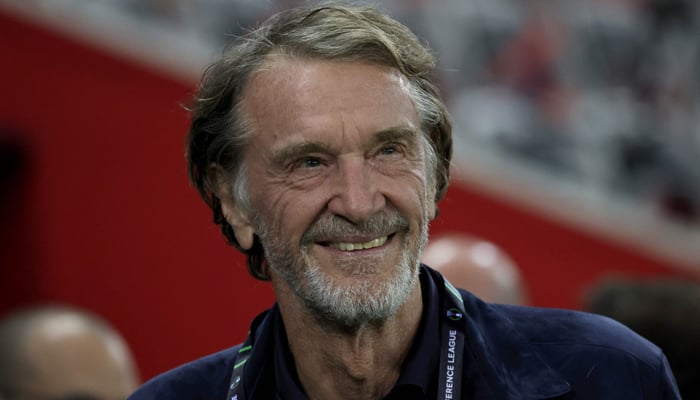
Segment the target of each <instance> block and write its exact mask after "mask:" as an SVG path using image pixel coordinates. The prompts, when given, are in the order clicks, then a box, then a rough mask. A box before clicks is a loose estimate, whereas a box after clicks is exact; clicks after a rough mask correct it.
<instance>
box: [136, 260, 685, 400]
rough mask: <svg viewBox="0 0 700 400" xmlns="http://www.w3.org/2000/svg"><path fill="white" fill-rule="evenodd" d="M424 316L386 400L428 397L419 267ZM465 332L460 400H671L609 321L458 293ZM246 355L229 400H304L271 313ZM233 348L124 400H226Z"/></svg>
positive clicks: (673, 391)
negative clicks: (237, 385) (235, 390)
mask: <svg viewBox="0 0 700 400" xmlns="http://www.w3.org/2000/svg"><path fill="white" fill-rule="evenodd" d="M420 282H421V289H422V291H423V292H422V294H423V296H422V297H423V303H424V304H423V307H424V310H423V311H424V312H423V316H422V319H421V323H420V325H419V330H418V333H417V335H416V337H415V339H414V340H415V341H414V343H413V345H412V348H411V353H410V355H409V356H407V358H406V361H405V362H404V365H403V367H402V371H401V375H400V377H399V380H398V381H397V383H396V385H395V387H394V389H393V391H392V392H391V393H390V395H389V396H387V399H391V400H396V399H404V400H405V399H436V398H438V397H437V394H438V393H437V386H438V382H437V381H438V379H439V378H438V375H439V374H438V368H439V365H440V361H439V357H440V353H441V344H440V338H441V337H442V335H441V333H440V330H441V326H443V325H444V323H443V321H442V320H441V318H442V317H443V316H444V315H443V313H441V310H443V309H444V308H445V305H446V296H448V295H447V294H446V289H445V287H444V279H443V278H442V276H441V275H440V274H439V273H437V272H436V271H434V270H432V269H430V268H428V267H425V266H423V267H421V273H420ZM459 294H460V295H461V297H462V299H463V301H464V309H465V312H466V314H465V316H464V318H463V319H462V321H463V322H464V325H463V326H462V328H461V329H464V332H465V334H466V337H465V342H464V350H463V353H461V356H462V357H463V363H462V367H463V368H462V373H461V374H460V375H461V380H460V381H461V398H462V399H469V400H498V399H504V400H505V399H507V400H524V399H528V400H530V399H531V400H536V399H555V398H556V399H559V400H564V399H567V400H638V399H660V400H678V399H680V396H679V394H678V389H677V387H676V384H675V381H674V378H673V375H672V373H671V370H670V368H669V366H668V361H667V360H666V357H665V356H664V354H663V353H662V352H661V351H660V349H659V348H658V347H656V346H654V345H653V344H651V343H649V342H648V341H646V340H645V339H643V338H641V337H640V336H639V335H637V334H635V333H634V332H632V331H630V330H629V329H627V328H625V327H624V326H622V325H621V324H619V323H617V322H615V321H612V320H611V319H609V318H605V317H601V316H598V315H592V314H587V313H582V312H577V311H571V310H555V309H547V308H537V307H517V306H505V305H499V304H489V303H485V302H483V301H481V300H479V299H478V298H476V297H475V296H473V295H472V294H470V293H469V292H466V291H463V290H460V292H459ZM251 338H252V340H253V343H252V350H250V353H249V354H250V356H249V358H248V359H247V362H246V363H245V364H244V369H243V378H242V380H241V382H240V388H242V389H243V391H242V394H241V396H239V397H238V400H241V398H245V399H247V400H251V399H252V400H262V399H265V400H267V399H279V400H297V399H306V396H305V395H304V394H303V391H302V389H301V385H300V383H299V380H298V377H297V373H296V371H295V368H294V361H293V357H292V355H291V353H290V351H289V347H288V345H287V338H286V334H285V331H284V327H283V324H282V318H281V315H280V313H279V308H278V307H277V306H273V307H272V308H271V309H270V310H268V311H266V312H264V313H263V314H261V315H260V316H258V317H257V318H256V319H255V321H253V324H252V325H251ZM240 348H241V345H238V346H234V347H232V348H230V349H226V350H223V351H220V352H218V353H215V354H212V355H209V356H206V357H203V358H201V359H199V360H195V361H192V362H190V363H187V364H185V365H182V366H180V367H177V368H175V369H173V370H171V371H168V372H166V373H163V374H161V375H160V376H158V377H156V378H154V379H152V380H150V381H149V382H147V383H146V384H145V385H143V386H142V387H141V388H140V389H139V390H138V391H136V392H135V393H134V394H133V395H132V396H130V397H129V400H151V399H157V400H216V399H221V400H223V399H226V398H227V397H226V394H227V392H228V387H229V384H230V382H231V377H232V371H233V370H234V368H233V366H234V363H235V360H236V355H237V354H238V351H239V349H240Z"/></svg>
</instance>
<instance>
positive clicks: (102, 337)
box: [0, 306, 139, 400]
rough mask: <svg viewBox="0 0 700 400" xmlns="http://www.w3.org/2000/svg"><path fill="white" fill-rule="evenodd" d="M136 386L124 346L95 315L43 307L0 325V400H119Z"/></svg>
mask: <svg viewBox="0 0 700 400" xmlns="http://www.w3.org/2000/svg"><path fill="white" fill-rule="evenodd" d="M138 382H139V380H138V373H137V372H136V368H135V366H134V363H133V360H132V356H131V352H130V351H129V348H128V347H127V345H126V343H125V342H124V340H123V339H122V337H121V336H120V335H119V333H118V332H117V331H115V330H114V328H112V327H111V326H110V325H109V324H108V323H107V322H106V321H104V320H103V319H102V318H99V317H97V316H95V315H93V314H90V313H87V312H85V311H81V310H77V309H73V308H67V307H63V306H42V307H32V308H28V309H25V310H21V311H17V312H15V313H13V314H11V315H9V316H7V317H6V318H5V319H4V320H3V321H2V322H0V400H24V399H27V400H32V399H37V400H52V399H57V400H79V399H80V400H89V399H95V400H102V399H104V400H119V399H124V398H126V396H128V395H129V394H130V393H131V392H133V391H134V390H135V389H136V387H137V386H138Z"/></svg>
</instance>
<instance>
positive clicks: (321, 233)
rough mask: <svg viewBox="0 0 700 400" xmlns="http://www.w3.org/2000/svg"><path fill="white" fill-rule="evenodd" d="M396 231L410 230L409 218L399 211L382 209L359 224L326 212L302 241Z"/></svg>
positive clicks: (387, 233)
mask: <svg viewBox="0 0 700 400" xmlns="http://www.w3.org/2000/svg"><path fill="white" fill-rule="evenodd" d="M396 232H408V219H407V218H406V217H404V216H403V215H401V214H400V213H398V212H397V211H392V212H389V211H382V212H379V213H377V214H374V215H373V216H372V217H370V218H369V219H367V220H365V221H363V222H361V223H357V224H356V223H353V222H350V221H348V220H347V219H345V218H342V217H339V216H337V215H331V214H325V215H323V216H321V217H319V218H318V219H317V220H316V221H314V223H313V224H312V225H311V226H310V227H309V229H307V230H306V232H304V235H303V236H302V237H301V243H302V245H306V244H310V243H314V242H327V241H331V240H333V239H335V238H337V237H339V236H372V237H379V236H388V235H389V234H392V233H396Z"/></svg>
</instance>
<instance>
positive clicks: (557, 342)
mask: <svg viewBox="0 0 700 400" xmlns="http://www.w3.org/2000/svg"><path fill="white" fill-rule="evenodd" d="M495 307H498V308H500V310H501V311H502V312H503V313H504V315H506V316H507V317H508V319H510V321H512V323H513V325H514V327H515V328H516V330H517V331H518V332H519V333H520V334H521V335H523V336H524V337H525V338H526V339H527V340H528V342H530V343H531V344H534V345H540V346H547V345H551V346H569V347H571V346H579V347H580V348H582V349H586V350H587V351H593V350H594V349H600V350H610V351H616V352H621V353H625V354H628V355H630V356H633V357H636V358H638V359H639V360H640V361H642V362H645V363H651V364H654V363H657V362H658V357H659V356H660V355H661V350H659V348H658V347H657V346H655V345H654V344H652V343H651V342H649V341H648V340H646V339H644V338H642V337H641V336H639V335H638V334H636V333H635V332H634V331H632V330H631V329H629V328H627V327H626V326H624V325H622V324H621V323H619V322H617V321H615V320H613V319H610V318H608V317H605V316H602V315H597V314H591V313H587V312H583V311H576V310H564V309H554V308H538V307H518V306H495Z"/></svg>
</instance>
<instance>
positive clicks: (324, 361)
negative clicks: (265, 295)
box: [275, 284, 423, 400]
mask: <svg viewBox="0 0 700 400" xmlns="http://www.w3.org/2000/svg"><path fill="white" fill-rule="evenodd" d="M280 286H282V285H280ZM285 289H286V288H276V289H275V290H276V291H277V290H282V291H286V290H285ZM279 294H280V293H279V292H278V300H280V299H283V300H282V301H278V303H279V306H280V311H281V313H282V320H283V321H284V326H285V330H286V332H287V338H288V341H289V348H290V350H291V352H292V354H293V355H294V363H295V366H296V369H297V374H298V376H299V380H300V382H301V384H302V386H303V388H304V391H305V392H306V394H307V395H308V397H309V399H311V400H314V399H345V398H347V399H381V398H382V397H384V396H385V395H386V394H387V393H388V392H389V391H391V389H392V388H393V387H394V384H395V383H396V381H397V380H398V378H399V375H400V372H401V365H402V363H403V361H404V359H405V358H406V356H407V355H408V352H409V351H410V349H411V345H412V344H413V338H414V337H415V336H416V332H417V330H418V326H419V324H420V319H421V315H422V310H423V301H422V297H421V289H420V285H419V284H417V285H416V286H415V287H414V289H413V290H412V292H411V294H410V295H409V297H408V299H407V300H406V302H405V303H404V304H403V305H402V306H401V308H400V309H399V311H398V312H397V313H396V314H395V315H394V316H393V317H392V318H390V319H388V320H386V321H383V322H381V323H368V324H365V325H362V326H358V327H355V328H353V329H337V330H333V331H329V330H328V326H327V325H326V324H323V323H322V322H320V321H318V320H317V319H316V318H315V317H314V316H313V315H312V314H311V312H310V311H309V310H308V309H306V308H305V307H303V305H302V304H300V302H298V301H296V299H297V298H296V296H294V295H292V293H291V292H288V293H284V294H282V295H281V296H280V295H279Z"/></svg>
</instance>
